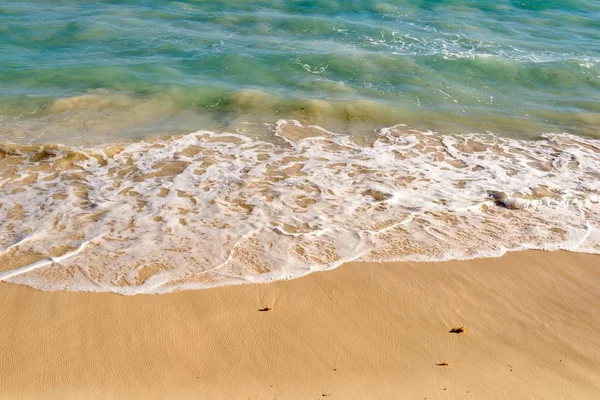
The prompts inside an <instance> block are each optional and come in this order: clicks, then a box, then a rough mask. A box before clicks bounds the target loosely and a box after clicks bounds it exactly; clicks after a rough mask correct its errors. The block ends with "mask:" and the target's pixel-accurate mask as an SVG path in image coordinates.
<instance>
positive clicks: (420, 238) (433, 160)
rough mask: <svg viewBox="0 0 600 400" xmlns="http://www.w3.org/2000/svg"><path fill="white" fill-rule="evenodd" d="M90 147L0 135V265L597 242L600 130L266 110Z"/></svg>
mask: <svg viewBox="0 0 600 400" xmlns="http://www.w3.org/2000/svg"><path fill="white" fill-rule="evenodd" d="M264 127H265V131H266V134H265V135H262V136H256V135H244V134H243V133H215V132H211V131H198V132H194V133H190V134H187V135H182V136H173V137H168V138H158V139H149V140H144V141H137V142H130V143H119V144H109V145H103V146H97V147H88V148H80V147H66V146H60V145H18V144H7V143H4V144H0V195H1V198H2V201H1V202H0V280H3V281H8V282H13V283H20V284H25V285H29V286H32V287H34V288H37V289H42V290H69V291H98V292H115V293H120V294H139V293H164V292H170V291H175V290H183V289H193V288H204V287H212V286H218V285H226V284H240V283H249V282H266V281H271V280H277V279H289V278H293V277H298V276H301V275H304V274H307V273H309V272H311V271H318V270H326V269H331V268H335V267H337V266H339V265H340V264H342V263H344V262H347V261H352V260H358V261H382V262H384V261H402V260H413V261H435V260H449V259H469V258H478V257H491V256H499V255H502V254H504V253H505V252H507V251H513V250H521V249H547V250H554V249H565V250H571V251H578V252H589V253H600V234H599V228H600V216H599V214H598V211H600V204H599V197H598V196H599V194H600V141H598V140H595V139H587V138H582V137H577V136H573V135H569V134H546V135H544V136H543V137H542V138H541V139H540V140H535V141H533V140H516V139H510V138H504V137H498V136H495V135H492V134H464V135H440V134H437V133H435V132H430V131H417V130H413V129H409V128H408V127H406V126H404V125H397V126H393V127H390V128H385V129H381V130H379V131H377V132H376V133H375V134H370V135H365V136H357V135H352V136H350V135H344V134H336V133H334V132H330V131H327V130H325V129H324V128H321V127H319V126H312V125H310V126H309V125H302V124H301V123H299V122H297V121H286V120H280V121H278V122H277V123H276V124H274V125H264Z"/></svg>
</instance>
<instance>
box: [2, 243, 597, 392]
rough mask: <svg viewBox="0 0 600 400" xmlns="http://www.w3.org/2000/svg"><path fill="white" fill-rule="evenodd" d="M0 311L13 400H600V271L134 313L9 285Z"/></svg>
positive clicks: (105, 298)
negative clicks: (140, 399)
mask: <svg viewBox="0 0 600 400" xmlns="http://www.w3.org/2000/svg"><path fill="white" fill-rule="evenodd" d="M0 301H1V304H2V307H1V308H0V330H1V334H0V398H2V399H28V398H32V399H33V398H36V399H45V398H56V399H58V398H60V399H69V398H71V399H78V398H88V399H93V398H98V399H100V398H102V399H106V398H119V399H123V398H144V399H153V398H157V399H158V398H160V399H164V398H173V399H175V398H176V399H186V398H190V399H323V398H327V399H425V398H427V399H598V398H600V256H593V255H582V254H574V253H564V252H553V253H549V252H520V253H511V254H508V255H506V256H504V257H502V258H499V259H480V260H476V261H453V262H445V263H397V264H394V263H390V264H348V265H344V266H342V267H340V268H338V269H336V270H334V271H328V272H320V273H314V274H311V275H309V276H306V277H303V278H299V279H296V280H292V281H281V282H275V283H270V284H262V285H244V286H229V287H222V288H215V289H209V290H200V291H190V292H180V293H173V294H167V295H140V296H134V297H124V296H118V295H112V294H90V293H63V292H39V291H35V290H32V289H29V288H27V287H23V286H16V285H9V284H1V285H0ZM260 309H263V310H265V309H267V310H265V311H259V310H260ZM460 327H464V328H465V329H466V331H464V332H462V333H450V332H449V331H450V330H451V329H453V328H460ZM446 364H447V365H446Z"/></svg>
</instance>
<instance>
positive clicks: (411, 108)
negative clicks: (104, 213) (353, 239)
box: [0, 0, 600, 143]
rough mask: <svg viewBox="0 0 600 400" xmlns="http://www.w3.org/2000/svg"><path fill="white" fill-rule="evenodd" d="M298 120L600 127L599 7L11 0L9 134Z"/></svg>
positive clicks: (43, 137)
mask: <svg viewBox="0 0 600 400" xmlns="http://www.w3.org/2000/svg"><path fill="white" fill-rule="evenodd" d="M279 118H285V119H290V118H293V119H299V120H301V121H302V122H307V123H314V124H319V125H323V126H325V127H328V128H331V129H336V130H345V131H350V132H361V130H365V129H371V128H374V127H383V126H389V125H392V124H397V123H405V124H407V125H409V126H411V127H415V128H419V129H433V130H437V131H440V132H447V133H452V132H465V131H477V132H484V131H494V132H497V133H500V134H504V135H511V136H516V137H535V136H537V135H538V134H539V133H542V132H562V131H566V132H570V133H575V134H583V135H591V136H596V137H600V130H599V128H598V127H599V126H600V1H595V0H594V1H582V0H572V1H472V0H446V1H426V0H423V1H411V0H402V1H401V0H397V1H370V0H354V1H341V0H337V1H334V0H328V1H241V0H238V1H233V0H228V1H222V0H217V1H210V2H209V1H159V0H148V1H137V2H127V4H125V3H124V2H119V1H69V0H65V1H56V2H47V1H0V140H2V141H16V142H36V141H37V142H39V141H42V142H43V141H52V142H56V141H58V142H67V143H74V142H96V141H103V140H113V139H119V138H123V137H127V138H141V137H145V136H149V135H157V134H158V135H165V134H172V133H183V132H189V131H194V130H198V129H230V128H232V127H234V128H236V129H240V126H243V125H244V124H245V123H248V122H267V123H272V122H274V121H276V120H277V119H279Z"/></svg>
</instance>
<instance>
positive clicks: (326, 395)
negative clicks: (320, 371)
mask: <svg viewBox="0 0 600 400" xmlns="http://www.w3.org/2000/svg"><path fill="white" fill-rule="evenodd" d="M329 396H331V392H327V393H321V397H329Z"/></svg>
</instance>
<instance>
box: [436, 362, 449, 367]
mask: <svg viewBox="0 0 600 400" xmlns="http://www.w3.org/2000/svg"><path fill="white" fill-rule="evenodd" d="M435 365H437V366H438V367H449V366H450V364H449V363H447V362H446V361H442V362H441V363H437V364H435Z"/></svg>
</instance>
